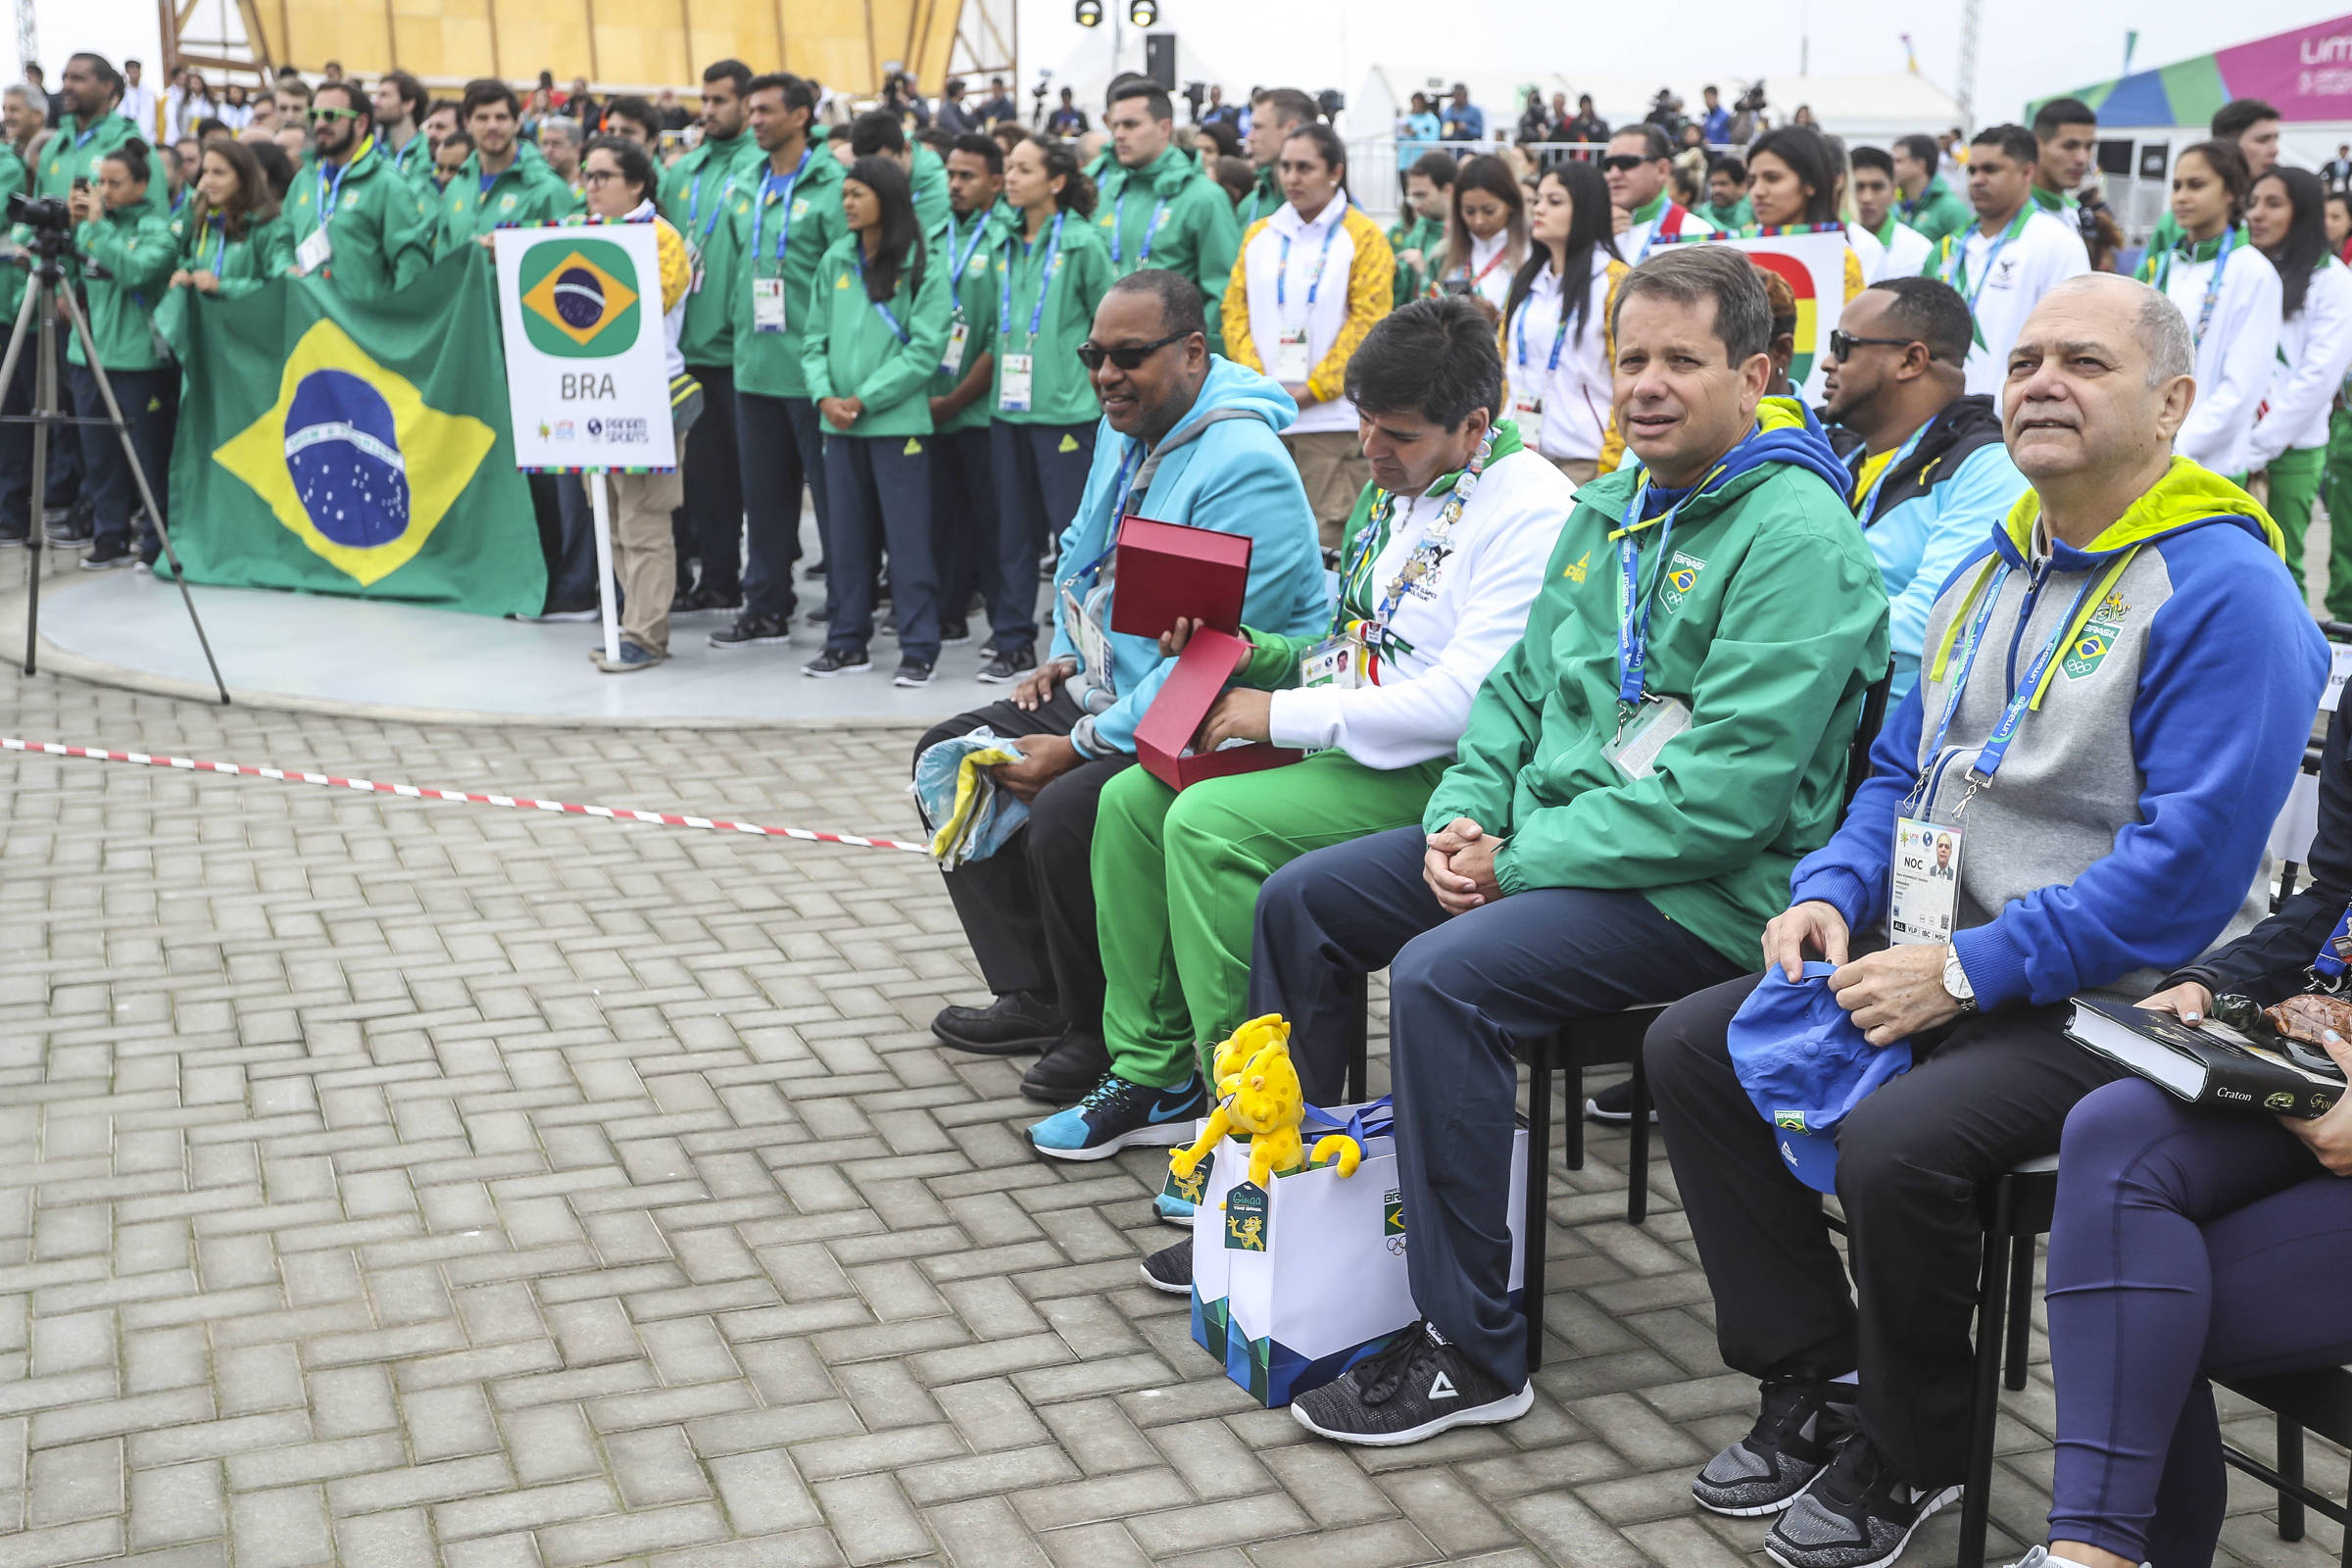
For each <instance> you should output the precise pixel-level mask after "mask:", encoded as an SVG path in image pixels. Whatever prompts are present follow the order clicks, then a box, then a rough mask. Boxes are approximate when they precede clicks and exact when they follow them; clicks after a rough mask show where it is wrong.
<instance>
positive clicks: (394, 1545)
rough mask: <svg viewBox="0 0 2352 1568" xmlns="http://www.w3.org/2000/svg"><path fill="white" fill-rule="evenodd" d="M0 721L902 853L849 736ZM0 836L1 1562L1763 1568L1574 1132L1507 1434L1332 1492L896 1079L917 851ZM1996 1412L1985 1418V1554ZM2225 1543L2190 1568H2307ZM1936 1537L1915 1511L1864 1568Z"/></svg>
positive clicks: (924, 969)
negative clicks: (1712, 1504) (1529, 1386)
mask: <svg viewBox="0 0 2352 1568" xmlns="http://www.w3.org/2000/svg"><path fill="white" fill-rule="evenodd" d="M492 675H494V672H486V678H489V677H490V676H492ZM646 678H649V679H658V678H659V676H658V675H657V676H651V677H646ZM961 700H962V699H961V697H960V695H959V694H957V693H954V692H945V691H943V692H942V693H941V709H942V711H947V710H949V709H951V708H953V707H954V706H956V704H957V703H958V702H960V701H961ZM0 731H4V732H5V733H9V734H15V735H21V736H30V737H35V738H54V739H63V740H69V741H76V742H103V743H105V744H108V745H112V746H119V747H136V748H141V749H150V750H155V751H172V752H181V753H188V754H193V755H198V756H206V757H215V758H221V759H228V760H268V761H277V762H284V763H293V764H300V765H305V766H315V767H320V768H326V769H332V770H341V771H350V772H360V773H366V774H368V775H369V776H373V777H379V778H398V779H402V780H407V781H414V782H419V783H431V784H446V785H462V786H466V787H472V788H494V789H498V790H503V791H511V792H515V793H527V794H532V795H539V796H550V797H556V798H563V799H572V800H588V801H599V802H606V803H611V804H616V805H634V806H645V807H660V808H665V809H694V810H697V811H703V812H708V813H710V814H714V815H716V814H725V815H738V816H745V817H749V818H751V819H753V820H758V821H763V822H771V823H795V824H806V825H812V826H830V827H840V828H846V829H850V830H854V831H877V832H887V833H893V834H904V833H905V832H906V831H907V827H908V825H909V818H908V812H907V807H906V804H905V801H904V797H903V795H902V794H901V792H900V791H901V784H902V781H903V778H904V772H903V765H904V761H905V756H906V752H907V744H908V741H909V739H910V737H909V736H906V735H901V734H898V733H895V732H876V731H864V732H847V733H829V734H759V735H747V734H742V733H731V734H695V733H686V732H678V733H666V732H645V731H638V732H630V733H621V734H613V733H601V732H591V731H584V730H553V731H551V730H530V729H512V730H499V729H466V728H417V727H408V726H400V725H384V724H379V723H375V722H371V721H364V720H357V719H327V718H319V717H310V716H297V715H286V714H273V713H265V712H258V711H243V710H230V711H221V710H219V709H212V708H207V707H204V706H202V705H196V704H188V703H179V702H172V701H168V700H163V699H156V698H143V697H134V696H130V695H127V694H123V693H119V692H111V691H101V690H97V689H94V688H90V687H86V686H80V685H74V684H71V683H68V684H64V685H60V684H58V683H55V682H52V681H51V680H49V679H47V678H46V677H44V678H41V679H37V680H34V681H31V682H25V681H23V680H21V679H19V678H17V677H16V676H15V675H14V674H13V673H11V674H7V675H0ZM0 824H4V828H5V838H4V839H0V1568H33V1565H46V1564H62V1563H72V1562H81V1561H86V1560H116V1559H123V1558H127V1559H130V1560H135V1561H138V1562H142V1563H153V1564H157V1565H162V1564H171V1565H173V1568H179V1565H191V1568H192V1565H198V1564H225V1563H233V1564H235V1565H236V1568H306V1565H311V1564H320V1563H330V1562H332V1563H342V1564H348V1565H351V1568H379V1565H381V1568H411V1565H416V1568H425V1565H432V1564H443V1565H446V1568H526V1565H535V1568H570V1565H574V1564H603V1563H616V1562H626V1563H641V1564H647V1565H657V1564H658V1565H661V1568H689V1565H691V1568H719V1565H735V1564H743V1565H760V1568H799V1565H809V1568H824V1565H831V1564H839V1563H851V1564H872V1563H887V1562H898V1561H918V1560H921V1561H936V1562H943V1563H953V1564H956V1565H958V1568H1032V1565H1044V1564H1057V1565H1061V1568H1127V1565H1133V1564H1140V1563H1144V1562H1146V1561H1152V1562H1168V1563H1181V1564H1185V1565H1188V1568H1248V1565H1252V1564H1254V1565H1257V1568H1315V1565H1319V1564H1325V1563H1329V1564H1335V1565H1345V1568H1387V1565H1391V1564H1405V1563H1418V1562H1426V1561H1438V1560H1451V1561H1460V1562H1477V1563H1481V1564H1487V1565H1490V1568H1503V1565H1506V1564H1507V1565H1517V1564H1527V1563H1538V1562H1557V1563H1573V1564H1578V1565H1581V1568H1641V1565H1643V1564H1650V1563H1655V1564H1659V1565H1664V1568H1716V1565H1730V1564H1733V1563H1735V1562H1736V1561H1737V1560H1738V1559H1740V1557H1741V1556H1742V1555H1750V1556H1753V1555H1754V1554H1755V1552H1756V1548H1757V1546H1758V1544H1759V1541H1760V1538H1761V1534H1762V1530H1761V1527H1760V1526H1758V1525H1755V1524H1747V1523H1740V1522H1737V1521H1729V1520H1720V1519H1716V1518H1713V1517H1711V1516H1707V1515H1704V1514H1701V1513H1699V1512H1698V1511H1696V1510H1695V1508H1694V1507H1693V1506H1692V1504H1691V1501H1690V1499H1689V1496H1688V1494H1687V1492H1686V1490H1685V1489H1686V1486H1687V1482H1688V1477H1689V1474H1690V1472H1691V1469H1692V1467H1693V1466H1695V1465H1696V1464H1697V1463H1699V1462H1700V1461H1701V1460H1702V1459H1703V1457H1704V1456H1705V1454H1706V1453H1707V1452H1708V1451H1709V1450H1711V1449H1712V1448H1714V1447H1715V1446H1718V1445H1719V1444H1721V1443H1724V1442H1726V1441H1728V1440H1729V1439H1731V1438H1732V1437H1734V1436H1736V1435H1737V1434H1738V1433H1739V1432H1740V1431H1741V1430H1743V1428H1744V1426H1745V1423H1746V1420H1747V1413H1748V1411H1749V1409H1750V1407H1751V1399H1752V1397H1753V1390H1752V1387H1751V1386H1750V1385H1749V1384H1747V1383H1746V1382H1745V1381H1744V1380H1742V1379H1740V1378H1738V1377H1735V1376H1732V1375H1730V1374H1728V1373H1727V1372H1726V1371H1725V1370H1724V1369H1723V1367H1722V1366H1721V1365H1720V1364H1719V1363H1718V1361H1717V1359H1716V1355H1715V1348H1714V1341H1713V1336H1712V1333H1711V1329H1710V1317H1711V1311H1712V1309H1711V1306H1710V1304H1709V1302H1708V1299H1707V1294H1706V1290H1705V1288H1704V1285H1703V1282H1702V1281H1701V1279H1700V1277H1699V1275H1698V1274H1697V1272H1696V1270H1695V1268H1694V1265H1693V1260H1692V1257H1691V1247H1690V1243H1689V1239H1688V1232H1687V1228H1686V1227H1685V1225H1684V1223H1683V1219H1682V1215H1681V1214H1680V1212H1679V1211H1678V1210H1677V1209H1676V1208H1675V1206H1674V1202H1673V1194H1672V1189H1671V1186H1670V1184H1669V1182H1668V1180H1667V1177H1666V1173H1665V1171H1664V1169H1663V1167H1662V1166H1661V1167H1660V1168H1658V1169H1657V1170H1655V1171H1653V1173H1652V1176H1653V1181H1654V1182H1655V1184H1656V1192H1657V1206H1656V1209H1655V1211H1654V1217H1653V1218H1652V1219H1651V1220H1650V1221H1649V1223H1648V1224H1647V1225H1645V1226H1643V1227H1642V1228H1640V1229H1634V1228H1630V1227H1628V1226H1627V1225H1626V1224H1625V1222H1624V1217H1623V1215H1624V1211H1623V1200H1624V1176H1623V1174H1622V1158H1623V1153H1624V1147H1625V1146H1624V1141H1623V1139H1622V1138H1620V1137H1615V1136H1600V1137H1596V1138H1595V1139H1594V1140H1593V1157H1592V1159H1591V1162H1590V1163H1589V1164H1588V1165H1587V1167H1586V1168H1585V1169H1583V1170H1582V1171H1578V1172H1565V1171H1562V1170H1560V1169H1558V1168H1556V1166H1555V1168H1554V1170H1553V1171H1552V1173H1551V1178H1550V1188H1549V1201H1548V1205H1547V1206H1548V1213H1547V1221H1548V1223H1547V1225H1546V1227H1545V1235H1544V1250H1545V1253H1546V1255H1547V1257H1548V1259H1549V1275H1548V1278H1549V1281H1550V1290H1551V1295H1550V1298H1549V1305H1548V1309H1547V1311H1546V1328H1547V1330H1548V1334H1549V1352H1548V1359H1547V1361H1546V1364H1545V1366H1544V1370H1543V1372H1542V1373H1541V1375H1540V1376H1539V1377H1538V1379H1537V1383H1538V1397H1537V1402H1536V1407H1535V1410H1534V1412H1533V1413H1532V1414H1531V1415H1529V1416H1528V1417H1527V1418H1526V1419H1525V1420H1522V1421H1520V1422H1517V1423H1515V1424H1513V1425H1511V1426H1509V1427H1508V1428H1505V1429H1501V1430H1486V1431H1477V1432H1466V1433H1460V1434H1455V1435H1452V1436H1450V1437H1448V1438H1446V1439H1444V1440H1441V1441H1439V1442H1436V1443H1432V1444H1428V1445H1425V1446H1420V1447H1414V1448H1407V1449H1402V1450H1366V1451H1348V1450H1343V1449H1341V1448H1338V1447H1335V1446H1328V1445H1325V1444H1322V1443H1319V1442H1315V1441H1310V1440H1308V1439H1306V1437H1305V1434H1304V1433H1303V1432H1302V1431H1301V1430H1300V1429H1299V1427H1298V1426H1297V1425H1296V1424H1295V1423H1294V1422H1293V1421H1292V1420H1291V1419H1290V1417H1289V1415H1288V1414H1287V1413H1286V1412H1283V1411H1271V1412H1269V1411H1265V1410H1260V1409H1256V1408H1254V1407H1252V1405H1251V1404H1250V1400H1249V1398H1248V1397H1246V1396H1245V1395H1243V1394H1242V1393H1241V1392H1240V1391H1239V1390H1237V1389H1236V1388H1235V1387H1234V1386H1233V1385H1232V1384H1230V1383H1228V1382H1227V1381H1226V1380H1225V1379H1224V1378H1223V1377H1222V1376H1221V1375H1220V1373H1219V1371H1218V1369H1216V1368H1215V1367H1213V1366H1211V1365H1210V1364H1209V1363H1208V1361H1207V1358H1206V1356H1205V1355H1204V1354H1203V1353H1202V1352H1201V1351H1200V1350H1198V1349H1197V1348H1195V1347H1194V1346H1193V1344H1192V1342H1191V1340H1190V1338H1189V1336H1188V1331H1187V1318H1186V1313H1185V1310H1184V1305H1183V1303H1182V1302H1181V1301H1180V1300H1177V1299H1170V1298H1167V1297H1163V1296H1159V1295H1155V1294H1153V1293H1152V1292H1151V1291H1149V1290H1147V1289H1145V1288H1144V1286H1143V1285H1142V1283H1141V1282H1140V1280H1139V1279H1138V1277H1137V1273H1136V1264H1137V1260H1138V1258H1139V1257H1140V1256H1141V1255H1142V1254H1143V1253H1145V1252H1146V1251H1148V1250H1153V1249H1156V1248H1158V1247H1159V1246H1161V1245H1163V1244H1165V1243H1167V1242H1168V1241H1170V1240H1172V1239H1173V1238H1174V1236H1175V1233H1174V1232H1172V1231H1170V1230H1169V1229H1167V1228H1166V1227H1164V1226H1161V1225H1158V1224H1155V1223H1154V1222H1152V1219H1151V1217H1150V1214H1149V1210H1148V1206H1147V1198H1148V1195H1149V1194H1150V1192H1151V1191H1152V1190H1153V1188H1154V1186H1155V1185H1156V1181H1157V1175H1156V1158H1155V1157H1154V1156H1149V1155H1146V1154H1142V1153H1137V1154H1134V1155H1131V1156H1128V1157H1125V1158H1122V1159H1118V1160H1115V1161H1111V1162H1107V1163H1103V1164H1097V1165H1083V1166H1068V1165H1054V1164H1050V1163H1046V1162H1043V1161H1040V1160H1038V1159H1035V1158H1033V1157H1032V1156H1031V1155H1030V1153H1029V1152H1028V1151H1027V1148H1026V1146H1025V1144H1024V1142H1023V1140H1022V1138H1021V1136H1020V1131H1021V1128H1022V1127H1023V1125H1024V1124H1025V1123H1026V1122H1028V1121H1029V1120H1030V1119H1031V1118H1033V1117H1034V1116H1035V1115H1036V1114H1037V1110H1036V1107H1034V1106H1032V1105H1031V1104H1029V1103H1027V1102H1025V1101H1023V1100H1021V1099H1020V1098H1019V1097H1018V1096H1017V1094H1016V1093H1015V1092H1014V1085H1015V1082H1016V1079H1017V1074H1018V1071H1019V1069H1020V1066H1021V1063H1020V1062H1018V1061H1014V1062H1009V1063H1007V1062H1001V1061H993V1060H983V1059H974V1058H971V1057H967V1056H959V1055H956V1054H952V1053H949V1052H947V1051H944V1050H942V1049H940V1048H939V1047H938V1046H937V1045H936V1044H934V1042H933V1041H932V1039H931V1038H930V1036H929V1035H928V1033H927V1032H926V1031H925V1029H924V1022H925V1020H926V1019H927V1018H928V1016H929V1015H930V1013H931V1012H932V1010H933V1009H934V1008H935V1007H937V1006H938V1005H940V1004H941V1003H942V1002H943V1001H946V1000H949V999H952V998H967V999H968V998H971V997H972V996H973V995H974V992H975V979H974V975H973V971H972V969H971V966H970V962H969V958H968V956H967V954H966V952H965V949H964V945H963V942H962V939H961V937H960V936H959V934H958V932H957V928H956V921H955V919H954V917H953V915H952V913H951V911H950V909H949V906H948V903H947V900H946V899H945V898H944V897H943V896H942V894H941V891H940V887H939V882H938V878H937V876H936V875H935V874H934V873H933V872H932V871H931V869H930V867H929V866H928V864H927V863H926V862H925V861H924V860H922V859H921V858H916V857H913V856H902V855H891V854H881V853H874V852H859V851H852V850H834V849H821V848H813V847H809V846H806V845H796V844H783V843H772V842H763V841H755V840H748V839H738V838H722V837H718V836H715V835H711V834H699V833H691V832H683V831H677V830H670V829H662V828H653V827H630V826H619V825H615V824H613V823H610V822H599V821H585V820H581V819H577V818H557V817H547V816H538V815H529V814H524V813H519V812H513V811H499V810H491V809H481V808H474V807H466V806H451V805H431V804H423V803H418V802H414V801H405V800H386V799H382V798H375V797H358V796H350V795H342V794H333V793H328V792H326V791H322V790H318V789H306V788H297V787H291V786H285V785H279V784H273V783H268V782H263V781H254V780H234V779H218V778H209V777H198V776H190V775H186V774H176V773H164V772H159V771H156V770H151V769H144V768H137V767H129V766H121V765H108V764H100V763H92V762H79V761H56V760H40V759H25V758H22V757H14V756H10V757H0ZM1376 1049H1378V1048H1377V1047H1376ZM2036 1353H2037V1356H2038V1354H2039V1345H2038V1342H2037V1344H2036ZM2045 1373H2046V1368H2045V1367H2044V1366H2042V1365H2041V1364H2040V1363H2039V1362H2038V1361H2037V1364H2036V1377H2035V1380H2034V1384H2033V1386H2032V1387H2031V1388H2030V1389H2029V1390H2028V1391H2027V1392H2026V1393H2025V1394H2023V1395H2019V1396H2011V1397H2009V1400H2008V1404H2007V1410H2008V1418H2007V1420H2006V1421H2005V1424H2004V1430H2003V1444H2002V1446H2003V1450H2004V1453H2003V1459H2002V1466H2001V1474H2000V1479H1999V1482H1998V1510H1997V1511H1998V1513H1999V1515H2000V1517H2001V1518H2002V1519H2003V1520H2005V1521H2006V1522H2007V1524H2008V1525H2009V1527H2010V1532H2011V1537H2012V1538H2015V1537H2017V1536H2021V1535H2024V1534H2026V1533H2028V1532H2030V1531H2032V1530H2033V1529H2034V1522H2035V1520H2036V1518H2037V1515H2038V1514H2039V1512H2040V1509H2041V1508H2042V1506H2043V1499H2042V1495H2041V1489H2042V1488H2043V1487H2044V1486H2045V1485H2046V1479H2047V1475H2048V1471H2049V1452H2048V1448H2047V1443H2046V1437H2045V1434H2046V1433H2047V1431H2048V1427H2049V1415H2050V1402H2051V1398H2050V1390H2049V1386H2048V1383H2047V1381H2046V1376H2045V1375H2044V1374H2045ZM2233 1435H2234V1436H2236V1437H2238V1438H2240V1439H2241V1440H2243V1441H2245V1442H2246V1443H2248V1444H2249V1445H2250V1446H2254V1447H2256V1448H2265V1447H2267V1438H2266V1436H2265V1428H2264V1424H2263V1423H2262V1422H2260V1421H2259V1420H2240V1421H2239V1422H2237V1423H2236V1424H2235V1425H2234V1427H2233ZM2315 1465H2317V1466H2318V1468H2319V1469H2320V1471H2321V1473H2323V1474H2324V1475H2325V1476H2326V1477H2327V1480H2328V1483H2329V1484H2331V1485H2332V1484H2334V1483H2336V1482H2338V1481H2340V1479H2341V1478H2342V1476H2343V1473H2344V1465H2343V1461H2342V1459H2341V1457H2340V1456H2335V1455H2328V1456H2324V1457H2316V1458H2315ZM2239 1502H2240V1505H2241V1507H2242V1508H2243V1509H2244V1510H2245V1512H2243V1513H2242V1514H2241V1515H2240V1516H2239V1517H2237V1518H2235V1519H2233V1520H2232V1521H2231V1523H2230V1526H2229V1536H2228V1544H2229V1550H2230V1551H2232V1552H2234V1553H2235V1554H2237V1555H2238V1556H2239V1557H2241V1558H2243V1559H2245V1560H2249V1561H2257V1562H2263V1563H2280V1564H2287V1563H2292V1564H2297V1565H2308V1568H2319V1565H2321V1564H2322V1563H2324V1562H2326V1561H2327V1560H2328V1559H2329V1558H2330V1556H2331V1554H2332V1551H2333V1549H2334V1547H2335V1545H2336V1544H2337V1540H2338V1538H2337V1536H2336V1534H2335V1532H2333V1531H2332V1530H2329V1529H2326V1528H2315V1530H2314V1533H2313V1537H2312V1539H2311V1540H2310V1541H2308V1542H2306V1543H2304V1544H2300V1545H2295V1546H2288V1545H2285V1544H2280V1543H2279V1542H2278V1541H2277V1540H2276V1539H2275V1537H2274V1535H2273V1534H2272V1532H2271V1522H2270V1521H2269V1520H2268V1519H2267V1518H2265V1517H2264V1516H2262V1515H2261V1513H2260V1512H2259V1510H2260V1508H2261V1507H2263V1506H2264V1505H2265V1500H2264V1499H2263V1498H2262V1497H2261V1496H2260V1495H2258V1494H2256V1493H2254V1492H2252V1491H2251V1490H2241V1492H2240V1494H2239ZM2002 1544H2003V1545H2004V1546H2006V1545H2010V1544H2013V1539H2012V1540H2011V1541H2004V1542H2003V1543H2002ZM1952 1545H1953V1531H1952V1521H1951V1520H1950V1519H1949V1518H1948V1517H1947V1518H1945V1519H1942V1520H1939V1521H1937V1522H1936V1525H1935V1526H1934V1527H1932V1528H1931V1529H1929V1530H1928V1531H1927V1532H1925V1533H1924V1534H1923V1536H1922V1538H1921V1540H1920V1541H1919V1542H1918V1543H1917V1544H1915V1546H1914V1547H1913V1551H1912V1554H1911V1557H1910V1559H1909V1560H1911V1561H1914V1562H1917V1563H1921V1564H1937V1563H1947V1562H1949V1561H1950V1559H1951V1552H1952ZM2012 1554H2014V1553H2012ZM1755 1560H1758V1561H1761V1558H1760V1557H1756V1558H1755Z"/></svg>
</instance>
